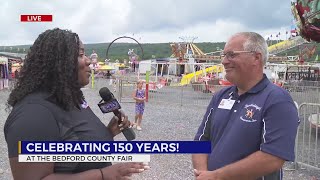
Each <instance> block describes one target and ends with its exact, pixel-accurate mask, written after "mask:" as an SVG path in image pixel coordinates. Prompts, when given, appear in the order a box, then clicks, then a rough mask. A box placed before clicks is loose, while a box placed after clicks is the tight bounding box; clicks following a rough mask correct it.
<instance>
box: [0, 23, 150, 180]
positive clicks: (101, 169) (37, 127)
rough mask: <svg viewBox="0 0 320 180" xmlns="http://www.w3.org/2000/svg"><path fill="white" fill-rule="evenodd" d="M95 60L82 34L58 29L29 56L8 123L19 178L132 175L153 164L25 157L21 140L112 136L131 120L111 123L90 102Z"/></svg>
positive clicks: (7, 134)
mask: <svg viewBox="0 0 320 180" xmlns="http://www.w3.org/2000/svg"><path fill="white" fill-rule="evenodd" d="M90 63H91V62H90V60H89V58H87V57H86V56H85V53H84V46H83V43H82V42H81V41H80V39H79V37H78V35H77V34H76V33H73V32H71V31H68V30H61V29H58V28H56V29H52V30H47V31H45V32H43V33H42V34H40V35H39V37H38V38H37V39H36V41H35V42H34V44H33V45H32V47H31V48H30V51H29V53H28V55H27V57H26V59H25V61H24V65H23V67H22V69H21V72H20V77H19V79H18V81H17V82H16V85H15V87H14V89H13V90H12V92H11V94H10V96H9V99H8V106H9V107H10V108H11V107H12V110H11V112H10V114H9V116H8V119H7V121H6V123H5V128H4V134H5V138H6V142H7V146H8V155H9V160H10V166H11V170H12V174H13V177H14V179H17V180H19V179H23V180H28V179H32V180H37V179H45V180H47V179H68V180H72V179H77V180H79V179H80V180H81V179H83V180H85V179H90V180H95V179H96V180H101V179H127V178H129V177H130V176H131V175H132V174H134V173H140V172H143V171H144V170H145V169H148V168H149V167H148V166H145V165H144V164H143V163H119V164H115V165H112V164H111V163H109V162H107V163H65V162H61V163H60V162H59V163H21V162H18V141H112V140H113V137H114V136H116V135H117V134H119V133H120V132H121V129H122V128H126V127H128V126H129V125H130V122H129V121H128V117H127V116H123V119H122V122H121V124H120V125H118V118H117V117H113V118H112V120H111V121H110V123H109V124H108V126H107V127H106V126H105V125H104V124H103V123H102V122H101V121H100V119H99V118H98V117H97V116H96V115H95V114H94V113H93V112H92V110H91V109H90V107H89V106H88V105H87V103H86V101H85V98H84V96H83V93H82V91H81V87H84V86H85V85H87V84H88V83H89V77H90V68H89V65H90Z"/></svg>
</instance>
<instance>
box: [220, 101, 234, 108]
mask: <svg viewBox="0 0 320 180" xmlns="http://www.w3.org/2000/svg"><path fill="white" fill-rule="evenodd" d="M234 102H235V100H232V99H222V100H221V102H220V104H219V106H218V108H219V109H228V110H230V109H232V106H233V104H234Z"/></svg>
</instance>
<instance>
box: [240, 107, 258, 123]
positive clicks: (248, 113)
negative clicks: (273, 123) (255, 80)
mask: <svg viewBox="0 0 320 180" xmlns="http://www.w3.org/2000/svg"><path fill="white" fill-rule="evenodd" d="M244 108H245V109H246V110H245V114H244V115H242V116H240V119H241V120H242V121H244V122H256V121H257V120H256V119H254V118H253V116H254V114H255V113H256V111H260V110H261V107H259V106H257V105H256V104H246V105H245V106H244Z"/></svg>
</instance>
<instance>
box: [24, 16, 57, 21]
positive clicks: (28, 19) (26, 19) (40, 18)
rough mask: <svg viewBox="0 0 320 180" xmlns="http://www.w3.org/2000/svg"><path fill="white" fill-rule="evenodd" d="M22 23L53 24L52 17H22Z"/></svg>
mask: <svg viewBox="0 0 320 180" xmlns="http://www.w3.org/2000/svg"><path fill="white" fill-rule="evenodd" d="M20 20H21V22H52V15H21V17H20Z"/></svg>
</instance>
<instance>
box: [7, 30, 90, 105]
mask: <svg viewBox="0 0 320 180" xmlns="http://www.w3.org/2000/svg"><path fill="white" fill-rule="evenodd" d="M79 43H80V40H79V37H78V35H77V34H76V33H73V32H71V31H68V30H61V29H59V28H55V29H52V30H46V31H45V32H43V33H42V34H40V35H39V37H38V38H37V39H36V41H35V42H34V44H33V45H32V46H31V48H30V50H29V52H28V54H27V56H26V59H25V60H24V63H23V66H22V68H21V71H20V76H19V78H18V80H17V82H16V84H15V86H14V89H13V90H12V92H11V94H10V96H9V99H8V102H7V103H8V105H9V106H14V105H15V104H16V103H17V102H19V101H20V100H22V99H23V98H24V97H25V96H27V95H28V94H30V93H33V92H37V91H45V92H48V93H50V95H51V96H50V97H51V98H52V99H53V101H54V102H55V103H57V104H58V105H59V106H60V107H61V108H63V109H65V110H69V109H71V108H73V107H78V106H79V104H80V103H82V101H83V100H84V97H83V94H82V91H81V86H80V84H79V83H78V57H79Z"/></svg>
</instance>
